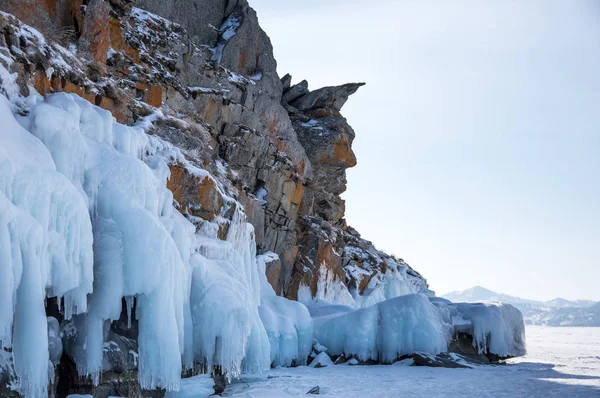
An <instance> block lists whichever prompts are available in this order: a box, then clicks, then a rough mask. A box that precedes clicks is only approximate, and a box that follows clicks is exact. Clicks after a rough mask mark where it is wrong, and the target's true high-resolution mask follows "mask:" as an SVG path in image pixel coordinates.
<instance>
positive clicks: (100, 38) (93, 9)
mask: <svg viewBox="0 0 600 398" xmlns="http://www.w3.org/2000/svg"><path fill="white" fill-rule="evenodd" d="M110 21H111V17H110V6H109V5H108V3H106V2H104V1H99V0H95V1H93V0H92V1H91V2H90V4H89V5H88V7H87V11H86V14H85V18H84V26H83V32H82V33H83V37H84V38H85V39H86V40H87V42H88V43H89V46H90V47H89V50H90V52H91V53H92V55H93V56H94V59H95V60H96V62H98V63H101V64H105V63H106V55H107V53H108V49H109V48H110V34H109V31H110V29H108V28H109V24H110Z"/></svg>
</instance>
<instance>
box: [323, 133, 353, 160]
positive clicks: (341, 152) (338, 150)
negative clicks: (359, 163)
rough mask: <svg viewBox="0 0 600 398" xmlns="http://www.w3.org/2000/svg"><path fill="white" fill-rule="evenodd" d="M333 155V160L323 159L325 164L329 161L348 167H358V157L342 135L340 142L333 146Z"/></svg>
mask: <svg viewBox="0 0 600 398" xmlns="http://www.w3.org/2000/svg"><path fill="white" fill-rule="evenodd" d="M332 153H333V155H332V157H331V159H323V162H324V163H325V162H327V161H329V162H333V163H336V164H341V165H344V166H346V167H354V166H356V156H355V155H354V152H352V148H351V146H350V142H348V140H347V139H346V137H345V136H343V135H340V138H339V140H338V141H337V142H336V143H335V144H334V146H333V151H332Z"/></svg>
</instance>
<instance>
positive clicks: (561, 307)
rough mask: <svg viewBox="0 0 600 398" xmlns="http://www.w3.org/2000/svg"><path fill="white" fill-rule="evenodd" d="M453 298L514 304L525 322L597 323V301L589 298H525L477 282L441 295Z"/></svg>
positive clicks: (599, 307) (599, 318) (599, 313)
mask: <svg viewBox="0 0 600 398" xmlns="http://www.w3.org/2000/svg"><path fill="white" fill-rule="evenodd" d="M442 297H444V298H446V299H448V300H450V301H454V302H480V301H501V302H504V303H509V304H512V305H514V306H515V307H517V308H518V309H519V310H520V311H521V312H522V313H523V318H524V320H525V323H527V324H530V325H546V326H600V302H595V301H591V300H566V299H563V298H556V299H554V300H550V301H535V300H527V299H523V298H520V297H514V296H509V295H507V294H502V293H497V292H494V291H492V290H489V289H486V288H484V287H481V286H475V287H473V288H471V289H467V290H464V291H456V292H451V293H448V294H446V295H444V296H442Z"/></svg>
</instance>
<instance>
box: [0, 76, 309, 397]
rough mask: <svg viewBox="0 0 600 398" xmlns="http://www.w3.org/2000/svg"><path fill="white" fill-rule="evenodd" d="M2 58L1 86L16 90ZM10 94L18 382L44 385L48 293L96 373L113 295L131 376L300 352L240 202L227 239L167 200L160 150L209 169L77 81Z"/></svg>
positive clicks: (3, 279) (0, 192)
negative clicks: (127, 317)
mask: <svg viewBox="0 0 600 398" xmlns="http://www.w3.org/2000/svg"><path fill="white" fill-rule="evenodd" d="M0 72H2V79H3V81H2V83H3V90H2V92H3V93H5V94H8V93H15V92H18V91H17V90H14V87H11V81H10V80H9V78H10V77H11V75H10V74H9V73H8V72H7V71H6V69H5V68H3V67H0ZM13 83H14V82H13ZM11 96H12V94H11ZM11 100H12V102H11V101H9V100H8V99H7V98H6V97H5V96H4V95H0V118H1V120H2V121H3V128H2V129H1V130H0V137H1V140H2V143H3V145H2V146H1V147H0V283H1V284H2V285H1V288H0V306H2V307H1V308H0V344H1V345H2V347H4V348H12V354H13V355H12V357H13V358H12V362H13V364H14V372H15V375H16V377H17V383H18V384H19V385H18V386H16V387H17V388H18V389H19V391H20V392H21V393H23V394H24V395H25V396H26V397H43V396H45V395H46V394H47V383H48V375H49V373H50V372H49V368H48V366H49V362H48V335H47V326H46V322H47V321H46V314H45V307H44V303H45V298H46V297H58V298H59V303H60V302H62V301H64V308H63V309H62V310H63V312H64V315H65V319H66V320H69V319H70V318H73V319H72V321H70V322H69V338H68V343H67V346H66V349H67V352H68V353H69V355H70V356H71V357H72V358H73V359H74V361H75V363H76V366H77V370H78V372H79V374H80V375H90V376H91V377H92V380H93V381H94V382H96V383H97V382H98V381H99V377H100V374H101V372H102V366H103V361H102V359H103V344H104V333H103V328H104V325H105V323H106V322H107V321H111V320H116V319H118V318H119V317H120V314H121V311H122V308H121V307H122V299H123V298H125V302H126V303H127V306H128V308H127V310H128V313H131V312H132V308H131V306H132V305H133V303H134V302H135V305H136V308H135V313H136V317H137V319H138V321H139V324H138V325H139V334H138V344H139V381H140V384H141V386H142V387H143V388H146V389H153V388H156V387H161V388H166V389H167V390H176V389H178V388H179V381H180V377H181V371H182V363H183V366H185V367H188V368H191V367H193V366H197V365H204V366H205V369H211V368H212V366H215V365H219V366H221V367H222V368H223V371H224V372H226V373H227V374H228V375H230V376H236V375H238V374H239V373H240V372H241V371H243V370H244V371H262V370H265V369H267V368H268V367H269V366H270V365H271V364H272V363H273V364H282V365H283V364H285V365H289V364H290V363H292V361H297V362H298V363H303V361H305V360H306V357H307V356H308V353H309V351H310V345H311V343H312V321H311V319H310V316H309V314H308V311H307V310H306V308H305V307H304V306H303V305H302V304H299V303H292V302H289V301H288V300H286V299H283V298H280V297H277V296H275V294H274V292H273V290H272V288H271V287H270V285H268V283H267V282H266V278H265V276H264V264H262V267H263V268H261V266H259V263H258V262H257V259H256V246H255V242H254V231H253V228H252V226H251V225H250V224H248V223H247V222H246V220H245V215H244V214H243V213H242V211H241V210H239V207H238V210H236V213H235V215H234V218H233V220H232V221H231V225H230V227H229V231H228V234H227V238H226V240H225V241H222V240H218V239H217V228H218V226H217V225H216V224H212V223H205V226H204V227H203V228H202V229H200V230H198V231H196V227H195V226H194V225H193V224H192V223H191V222H190V221H188V220H187V219H186V218H185V217H184V216H182V215H181V214H180V213H179V212H177V210H175V208H174V207H173V196H172V194H171V192H170V191H169V190H168V189H167V188H166V181H167V178H168V177H169V167H168V162H178V163H180V164H184V165H185V166H186V167H187V168H188V169H189V170H190V172H193V173H197V174H198V175H199V176H202V177H203V178H211V177H210V176H209V175H208V173H206V172H205V171H203V170H199V169H197V168H194V167H193V166H192V165H190V164H188V163H187V162H186V160H185V159H184V158H183V156H182V155H181V153H180V152H179V150H177V149H176V148H174V147H172V146H171V145H170V144H168V143H166V142H164V141H162V140H160V139H158V138H156V137H153V136H149V135H147V134H146V133H145V132H144V130H143V129H142V128H140V127H127V126H124V125H121V124H118V123H116V122H115V120H114V118H113V117H112V115H111V114H110V113H109V112H107V111H104V110H102V109H100V108H98V107H96V106H93V105H92V104H90V103H89V102H87V101H85V100H84V99H82V98H80V97H77V96H75V95H70V94H55V95H50V96H47V97H46V98H45V99H42V98H41V97H39V96H31V97H29V98H27V99H23V98H16V97H15V98H11ZM16 102H19V105H18V106H17V105H15V103H16ZM13 111H19V112H20V113H21V114H23V115H26V116H19V115H18V114H16V113H15V114H13ZM60 298H63V299H64V300H60ZM134 298H135V300H134ZM261 304H262V305H261ZM259 307H260V312H259ZM77 314H79V315H77ZM73 315H74V316H73ZM261 318H262V319H261ZM263 319H264V321H263ZM3 355H4V354H3ZM40 355H41V356H42V358H41V360H40ZM9 362H10V361H8V360H3V367H6V366H4V365H5V364H7V363H9Z"/></svg>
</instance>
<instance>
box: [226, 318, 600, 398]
mask: <svg viewBox="0 0 600 398" xmlns="http://www.w3.org/2000/svg"><path fill="white" fill-rule="evenodd" d="M527 348H528V355H527V356H525V357H521V358H518V359H513V360H510V361H508V364H506V365H500V366H480V367H477V368H475V369H440V368H426V367H414V366H406V365H405V364H400V363H397V364H394V365H390V366H384V365H377V366H348V365H337V366H330V367H327V368H321V369H313V368H309V367H298V368H282V369H273V370H271V371H270V372H269V373H268V374H267V375H265V376H262V377H256V376H253V377H243V378H242V379H241V380H239V381H236V382H234V383H233V384H232V385H231V386H230V387H229V388H228V389H227V391H226V392H225V394H223V395H224V396H228V397H248V398H250V397H255V398H259V397H274V398H275V397H276V398H284V397H296V396H307V395H306V393H307V392H308V391H309V390H310V389H311V388H313V387H315V386H319V387H320V395H325V396H332V397H379V398H382V397H427V398H434V397H460V396H463V397H465V396H466V397H494V398H497V397H510V398H513V397H545V398H550V397H569V398H570V397H585V398H589V397H600V328H555V327H539V326H528V327H527ZM309 396H310V395H309Z"/></svg>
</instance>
